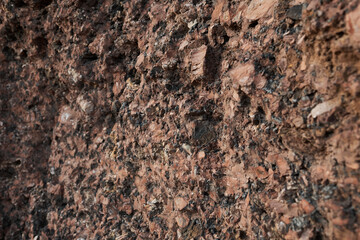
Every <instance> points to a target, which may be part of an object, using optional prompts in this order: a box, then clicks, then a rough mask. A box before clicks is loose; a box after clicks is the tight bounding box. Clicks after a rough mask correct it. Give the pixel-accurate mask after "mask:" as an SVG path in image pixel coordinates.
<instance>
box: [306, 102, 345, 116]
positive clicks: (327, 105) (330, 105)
mask: <svg viewBox="0 0 360 240" xmlns="http://www.w3.org/2000/svg"><path fill="white" fill-rule="evenodd" d="M340 104H341V98H339V97H338V98H334V99H331V100H328V101H326V102H323V103H320V104H318V105H316V107H314V108H313V109H312V110H311V112H310V116H312V117H313V118H316V117H318V116H320V115H321V114H324V113H326V112H329V111H331V110H332V109H334V108H336V107H338V106H340Z"/></svg>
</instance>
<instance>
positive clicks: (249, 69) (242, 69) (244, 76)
mask: <svg viewBox="0 0 360 240" xmlns="http://www.w3.org/2000/svg"><path fill="white" fill-rule="evenodd" d="M229 74H230V77H231V79H232V80H233V86H234V88H235V89H238V88H239V87H246V86H250V85H251V83H252V82H253V81H254V78H253V76H254V74H255V69H254V65H253V64H251V63H247V64H238V65H236V66H235V67H234V68H233V69H232V70H231V71H230V73H229Z"/></svg>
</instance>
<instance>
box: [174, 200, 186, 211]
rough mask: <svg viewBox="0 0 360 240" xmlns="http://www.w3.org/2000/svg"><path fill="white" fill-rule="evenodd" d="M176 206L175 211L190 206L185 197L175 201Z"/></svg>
mask: <svg viewBox="0 0 360 240" xmlns="http://www.w3.org/2000/svg"><path fill="white" fill-rule="evenodd" d="M174 204H175V209H177V210H183V209H184V208H185V207H186V205H187V204H188V201H187V200H186V199H185V198H183V197H176V198H175V200H174Z"/></svg>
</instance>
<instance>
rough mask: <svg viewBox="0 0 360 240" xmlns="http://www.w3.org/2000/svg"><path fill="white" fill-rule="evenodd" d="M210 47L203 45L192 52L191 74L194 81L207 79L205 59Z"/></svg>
mask: <svg viewBox="0 0 360 240" xmlns="http://www.w3.org/2000/svg"><path fill="white" fill-rule="evenodd" d="M207 49H208V47H207V46H205V45H202V46H201V47H199V48H197V49H194V50H192V51H191V53H190V54H191V59H190V61H191V62H190V64H191V73H192V75H193V78H194V79H202V78H204V77H205V71H206V70H205V67H206V66H205V60H206V59H205V57H206V53H207Z"/></svg>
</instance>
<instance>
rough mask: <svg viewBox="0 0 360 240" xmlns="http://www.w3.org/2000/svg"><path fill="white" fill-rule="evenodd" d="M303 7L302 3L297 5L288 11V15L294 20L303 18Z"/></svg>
mask: <svg viewBox="0 0 360 240" xmlns="http://www.w3.org/2000/svg"><path fill="white" fill-rule="evenodd" d="M302 9H303V6H302V5H295V6H293V7H291V8H290V9H289V10H288V11H287V13H286V16H287V17H289V18H291V19H293V20H300V19H301V18H302Z"/></svg>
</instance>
